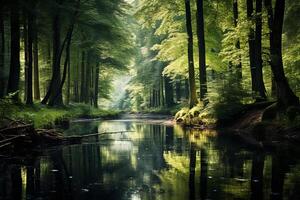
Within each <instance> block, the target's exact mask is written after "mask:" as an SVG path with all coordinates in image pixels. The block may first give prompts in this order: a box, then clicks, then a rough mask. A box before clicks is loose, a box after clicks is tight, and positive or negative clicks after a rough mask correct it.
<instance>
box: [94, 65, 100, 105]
mask: <svg viewBox="0 0 300 200" xmlns="http://www.w3.org/2000/svg"><path fill="white" fill-rule="evenodd" d="M99 73H100V65H99V63H98V64H97V65H96V70H95V87H94V88H95V91H94V107H95V108H98V97H99Z"/></svg>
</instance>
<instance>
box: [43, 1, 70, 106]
mask: <svg viewBox="0 0 300 200" xmlns="http://www.w3.org/2000/svg"><path fill="white" fill-rule="evenodd" d="M56 3H57V4H58V5H61V3H62V0H56ZM52 29H53V41H52V42H53V49H52V52H53V59H52V77H51V81H50V86H49V89H48V91H47V94H46V96H45V97H44V99H43V100H42V104H46V103H47V102H48V100H49V101H52V102H53V103H52V102H51V104H53V105H61V104H62V103H63V102H62V96H61V95H60V96H59V97H58V98H56V100H55V102H54V97H55V94H57V93H61V92H60V91H57V90H58V88H59V85H60V82H61V80H60V59H61V56H62V52H63V49H64V45H65V42H66V41H64V43H63V44H62V45H61V44H60V31H61V24H60V9H58V10H57V11H56V12H55V14H54V17H53V22H52Z"/></svg>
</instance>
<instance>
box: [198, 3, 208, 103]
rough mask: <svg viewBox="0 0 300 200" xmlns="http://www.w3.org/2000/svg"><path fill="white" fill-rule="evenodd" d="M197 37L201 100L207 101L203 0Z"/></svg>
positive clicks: (199, 12) (199, 9) (199, 13)
mask: <svg viewBox="0 0 300 200" xmlns="http://www.w3.org/2000/svg"><path fill="white" fill-rule="evenodd" d="M196 2H197V37H198V51H199V80H200V100H201V101H203V102H204V101H205V96H206V93H207V78H206V57H205V53H206V50H205V36H204V16H203V0H197V1H196Z"/></svg>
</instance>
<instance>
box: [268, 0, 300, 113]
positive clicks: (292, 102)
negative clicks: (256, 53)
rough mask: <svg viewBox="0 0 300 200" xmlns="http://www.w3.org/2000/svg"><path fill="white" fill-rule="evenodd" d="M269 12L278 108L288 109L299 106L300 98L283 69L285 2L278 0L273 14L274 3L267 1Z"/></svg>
mask: <svg viewBox="0 0 300 200" xmlns="http://www.w3.org/2000/svg"><path fill="white" fill-rule="evenodd" d="M265 6H266V8H267V11H268V24H269V27H271V30H270V53H271V56H270V64H271V68H272V72H273V75H274V79H275V82H276V87H277V100H278V106H279V107H282V108H288V107H289V106H298V105H299V98H298V97H297V96H296V95H295V94H294V92H293V91H292V89H291V88H290V86H289V83H288V81H287V78H286V76H285V73H284V69H283V60H282V29H283V19H284V9H285V0H276V3H275V11H274V13H273V9H272V1H271V0H265Z"/></svg>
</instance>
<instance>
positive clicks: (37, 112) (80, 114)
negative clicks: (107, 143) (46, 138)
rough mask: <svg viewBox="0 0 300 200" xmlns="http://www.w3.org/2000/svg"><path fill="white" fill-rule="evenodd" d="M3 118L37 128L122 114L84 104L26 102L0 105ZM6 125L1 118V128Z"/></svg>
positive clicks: (113, 117) (116, 116)
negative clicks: (52, 105)
mask: <svg viewBox="0 0 300 200" xmlns="http://www.w3.org/2000/svg"><path fill="white" fill-rule="evenodd" d="M0 113H1V117H0V119H1V118H2V119H3V118H9V119H11V120H15V121H22V122H24V123H27V124H33V126H34V127H35V128H48V129H50V128H54V127H56V126H59V125H67V124H68V122H69V121H70V120H73V119H78V118H85V119H94V118H97V119H115V118H118V117H119V115H120V112H119V111H114V110H102V109H96V108H93V107H91V106H88V105H84V104H71V105H68V106H63V107H48V106H44V105H40V104H35V105H32V106H27V105H24V104H18V105H17V104H6V105H0ZM2 126H5V121H3V120H2V122H1V120H0V128H1V127H2Z"/></svg>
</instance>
